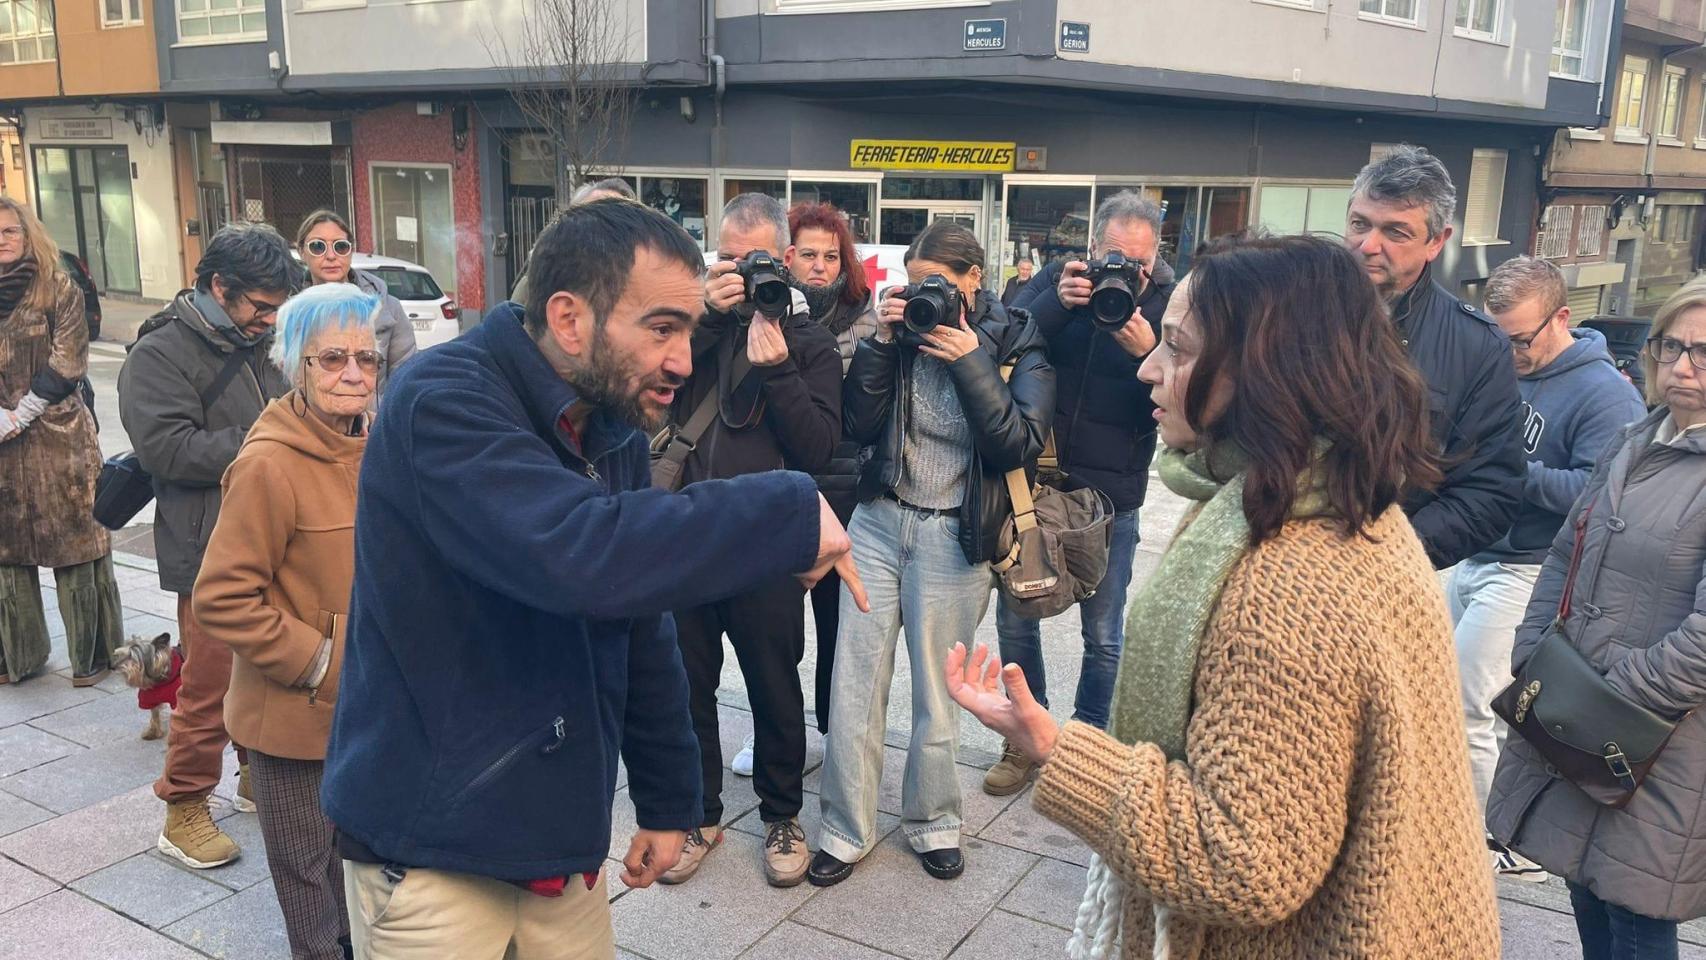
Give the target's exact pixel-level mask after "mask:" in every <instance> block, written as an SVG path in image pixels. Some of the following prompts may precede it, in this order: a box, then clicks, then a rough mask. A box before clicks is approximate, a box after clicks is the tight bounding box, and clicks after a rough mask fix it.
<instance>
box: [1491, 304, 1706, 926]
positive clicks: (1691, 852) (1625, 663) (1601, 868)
mask: <svg viewBox="0 0 1706 960" xmlns="http://www.w3.org/2000/svg"><path fill="white" fill-rule="evenodd" d="M1641 367H1642V369H1643V372H1644V373H1645V374H1646V382H1647V400H1648V402H1650V403H1653V404H1656V406H1654V408H1653V410H1652V412H1651V413H1649V414H1648V415H1647V416H1646V417H1644V418H1643V419H1641V420H1638V421H1636V422H1635V423H1632V424H1630V425H1629V426H1627V427H1624V428H1623V430H1622V431H1620V432H1619V433H1618V435H1617V436H1616V437H1615V438H1614V439H1613V440H1612V442H1611V444H1610V446H1608V447H1607V448H1606V450H1605V452H1604V453H1603V454H1601V455H1600V457H1599V463H1598V465H1597V466H1595V467H1594V471H1593V476H1592V477H1591V478H1590V479H1589V480H1588V483H1587V487H1586V488H1585V489H1584V490H1583V491H1582V493H1581V496H1579V497H1577V498H1576V503H1575V506H1574V507H1573V508H1572V509H1571V511H1570V515H1569V519H1568V521H1567V522H1565V524H1564V526H1563V529H1562V530H1560V531H1559V533H1558V537H1557V539H1556V540H1554V541H1553V542H1552V548H1551V551H1550V553H1548V555H1547V557H1546V563H1545V565H1544V566H1543V567H1541V570H1540V579H1539V581H1538V582H1537V583H1536V584H1535V587H1534V594H1533V596H1531V597H1530V598H1529V601H1528V613H1527V616H1526V617H1525V618H1524V619H1523V622H1522V626H1520V627H1518V628H1517V634H1516V649H1515V651H1514V652H1513V654H1512V660H1513V663H1514V666H1515V669H1514V670H1513V672H1515V673H1520V672H1521V669H1522V667H1523V666H1524V665H1525V664H1526V663H1527V662H1528V659H1529V658H1530V657H1531V656H1533V655H1534V652H1535V649H1536V648H1537V647H1538V646H1539V645H1540V641H1541V640H1542V639H1543V638H1545V637H1546V635H1547V634H1548V633H1549V632H1550V631H1551V629H1552V624H1553V621H1554V619H1555V618H1556V617H1557V616H1558V613H1559V609H1560V603H1559V599H1560V597H1561V596H1563V594H1564V590H1565V586H1566V582H1567V581H1570V580H1571V576H1570V567H1571V565H1572V559H1571V558H1572V556H1573V555H1575V554H1576V553H1577V552H1578V551H1579V552H1580V556H1579V560H1577V561H1576V562H1575V566H1576V570H1575V575H1574V580H1573V583H1574V586H1573V587H1571V588H1570V604H1569V613H1568V616H1567V617H1566V618H1565V619H1564V621H1563V623H1562V624H1561V625H1560V629H1561V630H1562V633H1563V636H1564V638H1565V639H1566V640H1568V641H1569V643H1570V645H1571V646H1573V647H1575V649H1576V650H1577V651H1578V652H1580V653H1581V654H1582V656H1583V657H1585V658H1586V659H1587V661H1588V662H1589V663H1591V664H1592V665H1593V666H1594V668H1595V669H1597V670H1599V671H1600V672H1601V673H1603V674H1604V675H1605V679H1606V682H1607V683H1608V684H1609V685H1610V686H1611V688H1612V689H1613V690H1615V691H1617V692H1618V693H1620V694H1622V695H1624V696H1625V697H1627V698H1629V699H1631V700H1633V701H1635V702H1636V703H1638V704H1640V705H1641V706H1643V707H1646V708H1647V709H1648V710H1651V711H1653V712H1655V713H1659V714H1662V715H1664V716H1666V717H1669V718H1671V719H1678V720H1679V722H1678V723H1677V725H1676V731H1675V733H1673V734H1672V735H1671V738H1670V741H1669V743H1668V744H1667V745H1666V746H1665V748H1664V751H1663V752H1662V753H1660V754H1659V756H1658V759H1657V761H1655V762H1654V764H1653V766H1652V769H1651V770H1650V771H1649V772H1648V774H1647V778H1646V779H1645V780H1644V781H1642V782H1641V786H1640V789H1639V790H1637V791H1636V792H1635V795H1634V798H1633V799H1631V800H1630V801H1629V802H1628V804H1627V805H1625V806H1623V807H1620V808H1612V807H1608V806H1601V805H1600V804H1598V803H1596V802H1594V800H1593V799H1592V798H1591V797H1589V795H1588V794H1587V793H1586V792H1584V791H1583V790H1582V789H1581V788H1580V787H1578V786H1576V785H1575V784H1574V783H1573V782H1571V781H1570V780H1567V779H1564V778H1563V777H1562V775H1561V774H1559V772H1558V771H1557V770H1556V769H1555V768H1554V767H1553V766H1552V765H1551V764H1549V763H1547V762H1546V758H1544V757H1542V756H1541V755H1540V754H1539V753H1538V752H1537V751H1536V750H1535V749H1534V748H1533V747H1531V746H1529V745H1528V743H1527V742H1526V741H1524V740H1522V739H1520V738H1518V737H1510V738H1508V739H1506V740H1505V747H1504V752H1503V753H1502V754H1501V755H1500V757H1499V766H1498V770H1497V772H1496V773H1495V774H1494V775H1493V791H1492V796H1491V797H1490V798H1489V799H1488V801H1487V828H1488V830H1489V831H1490V832H1491V833H1492V835H1493V837H1494V838H1495V839H1497V840H1498V841H1500V842H1502V843H1504V844H1505V845H1506V846H1508V847H1510V848H1511V849H1513V850H1515V851H1517V852H1518V853H1520V854H1522V855H1523V856H1525V857H1527V858H1529V859H1530V860H1533V861H1534V862H1536V863H1538V864H1540V865H1541V866H1542V867H1545V868H1546V870H1547V871H1548V872H1550V873H1553V874H1556V875H1558V876H1560V877H1563V878H1564V882H1565V883H1566V884H1567V885H1568V886H1569V889H1570V905H1571V907H1572V908H1573V909H1574V911H1575V914H1576V930H1577V932H1578V933H1579V934H1580V936H1581V941H1582V956H1583V957H1584V958H1586V960H1609V958H1612V957H1629V958H1633V960H1663V958H1674V957H1676V956H1677V924H1678V923H1681V922H1686V921H1689V920H1694V919H1697V918H1699V917H1703V916H1706V885H1702V884H1701V883H1700V863H1701V860H1700V855H1699V851H1700V849H1701V846H1702V844H1706V790H1702V789H1701V784H1702V783H1706V712H1702V711H1701V710H1700V709H1699V708H1700V707H1701V706H1706V573H1703V571H1706V281H1703V280H1695V281H1692V282H1690V283H1687V284H1684V285H1683V287H1682V288H1681V289H1679V290H1677V291H1676V293H1674V294H1672V295H1671V297H1670V299H1668V300H1666V301H1665V303H1664V305H1663V306H1661V307H1660V308H1659V311H1658V313H1657V314H1656V315H1655V316H1654V317H1653V325H1652V329H1651V331H1650V337H1649V339H1648V340H1647V342H1646V346H1645V348H1644V349H1643V350H1642V354H1641ZM1578 541H1579V542H1578ZM1590 732H1591V731H1590Z"/></svg>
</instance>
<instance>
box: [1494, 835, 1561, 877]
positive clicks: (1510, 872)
mask: <svg viewBox="0 0 1706 960" xmlns="http://www.w3.org/2000/svg"><path fill="white" fill-rule="evenodd" d="M1487 849H1488V850H1490V851H1492V854H1493V870H1494V872H1496V873H1497V874H1498V875H1499V876H1501V877H1509V878H1510V879H1512V880H1521V881H1523V882H1524V883H1545V882H1546V881H1548V880H1550V879H1552V875H1551V874H1549V873H1547V872H1546V868H1545V867H1543V866H1541V865H1540V864H1538V863H1535V862H1534V861H1533V860H1530V859H1528V858H1527V857H1525V856H1523V855H1522V854H1520V853H1517V852H1516V851H1515V850H1512V849H1511V848H1509V847H1507V846H1505V845H1504V844H1502V843H1500V842H1498V841H1497V840H1494V839H1493V838H1492V837H1488V838H1487Z"/></svg>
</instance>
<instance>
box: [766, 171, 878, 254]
mask: <svg viewBox="0 0 1706 960" xmlns="http://www.w3.org/2000/svg"><path fill="white" fill-rule="evenodd" d="M875 194H876V184H874V183H844V182H839V181H833V180H829V181H820V180H795V181H793V183H792V185H791V187H790V191H789V197H788V202H789V203H790V204H795V203H827V204H829V205H830V206H832V207H834V208H835V209H837V210H840V211H841V212H842V214H843V215H845V216H846V217H847V226H848V227H849V228H850V229H851V230H852V231H853V240H854V242H855V243H870V242H871V236H872V231H871V210H872V208H873V207H874V206H875V203H874V197H875Z"/></svg>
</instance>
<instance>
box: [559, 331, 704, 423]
mask: <svg viewBox="0 0 1706 960" xmlns="http://www.w3.org/2000/svg"><path fill="white" fill-rule="evenodd" d="M571 361H572V363H573V367H572V369H570V370H568V371H567V372H566V373H565V374H564V376H563V379H564V380H566V381H568V384H569V386H571V387H574V388H575V392H576V393H578V394H580V399H582V400H584V401H586V402H587V403H590V404H592V405H594V406H596V407H600V408H602V409H604V410H608V411H609V412H610V413H611V415H612V416H614V417H616V419H618V420H620V421H621V422H623V423H626V424H629V425H630V426H634V427H638V428H640V429H641V430H643V431H645V432H646V433H655V432H657V431H658V430H660V429H662V428H663V425H664V424H665V423H667V422H668V421H669V409H668V408H667V407H666V408H663V409H660V410H656V411H655V412H654V411H653V410H651V409H649V408H648V407H647V406H646V404H645V401H644V400H643V399H641V396H642V394H643V393H644V392H645V391H646V390H649V389H651V388H652V387H670V388H673V389H676V390H679V389H680V388H681V385H682V380H681V379H680V378H679V377H673V376H670V375H669V374H660V375H658V376H657V377H641V376H639V374H638V373H637V372H636V370H635V367H636V364H634V363H633V362H632V361H630V360H629V359H628V358H627V357H624V356H622V355H620V354H618V353H617V351H616V349H615V348H614V347H612V346H611V344H610V339H609V337H608V336H606V335H605V332H604V324H602V323H600V324H598V326H597V328H596V329H595V330H594V331H593V335H592V358H591V359H590V360H585V361H582V360H579V359H575V358H571ZM636 381H638V383H639V386H637V387H635V388H633V391H632V392H630V391H629V386H628V385H629V384H630V383H634V382H636Z"/></svg>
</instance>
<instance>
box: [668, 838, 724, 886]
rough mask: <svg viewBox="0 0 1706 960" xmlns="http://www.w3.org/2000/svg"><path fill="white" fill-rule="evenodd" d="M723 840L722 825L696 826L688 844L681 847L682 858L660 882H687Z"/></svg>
mask: <svg viewBox="0 0 1706 960" xmlns="http://www.w3.org/2000/svg"><path fill="white" fill-rule="evenodd" d="M722 842H723V828H722V827H695V828H694V829H692V830H689V831H688V832H687V844H686V846H683V847H682V848H681V859H680V860H678V861H676V864H675V866H673V867H670V868H669V870H668V871H666V872H665V873H664V875H663V876H661V877H659V878H658V882H659V883H686V882H687V880H688V878H689V877H691V876H693V875H694V874H695V873H698V872H699V865H700V864H702V863H704V862H705V857H706V856H708V855H709V854H710V853H711V851H712V850H715V849H716V848H717V845H718V844H720V843H722Z"/></svg>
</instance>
